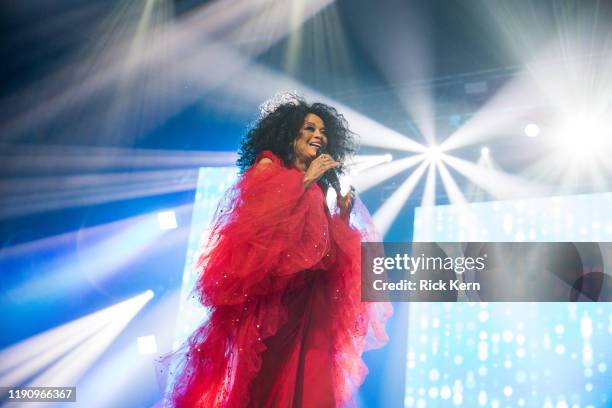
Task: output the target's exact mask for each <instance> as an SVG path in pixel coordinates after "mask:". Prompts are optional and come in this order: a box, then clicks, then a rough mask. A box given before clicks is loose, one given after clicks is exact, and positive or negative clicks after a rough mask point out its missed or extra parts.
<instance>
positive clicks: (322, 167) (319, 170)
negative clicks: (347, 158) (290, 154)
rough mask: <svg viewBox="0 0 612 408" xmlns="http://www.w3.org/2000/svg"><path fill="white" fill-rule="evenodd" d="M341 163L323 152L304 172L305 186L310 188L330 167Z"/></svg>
mask: <svg viewBox="0 0 612 408" xmlns="http://www.w3.org/2000/svg"><path fill="white" fill-rule="evenodd" d="M339 165H340V163H338V162H337V161H335V160H334V159H333V158H332V157H331V156H330V155H329V154H322V155H320V156H319V157H317V158H316V159H314V160H313V161H312V162H310V166H308V169H307V170H306V174H304V187H305V188H308V187H310V185H311V184H312V183H314V182H316V181H317V180H318V179H320V178H321V176H322V175H323V174H325V172H326V171H327V170H329V169H333V168H334V167H338V166H339Z"/></svg>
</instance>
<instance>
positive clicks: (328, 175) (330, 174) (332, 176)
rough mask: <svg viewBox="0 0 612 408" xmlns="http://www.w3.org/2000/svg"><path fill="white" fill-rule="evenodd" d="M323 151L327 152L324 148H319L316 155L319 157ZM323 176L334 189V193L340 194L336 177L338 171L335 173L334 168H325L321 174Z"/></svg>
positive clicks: (338, 181)
mask: <svg viewBox="0 0 612 408" xmlns="http://www.w3.org/2000/svg"><path fill="white" fill-rule="evenodd" d="M323 153H327V152H326V151H325V150H324V149H319V150H318V151H317V157H319V156H320V155H321V154H323ZM323 177H325V179H326V180H327V182H328V183H329V184H330V185H331V186H332V188H333V189H334V190H336V194H338V195H341V194H342V193H341V192H340V191H341V190H342V189H341V187H340V180H339V179H338V173H336V170H334V169H329V170H327V171H326V172H325V174H323Z"/></svg>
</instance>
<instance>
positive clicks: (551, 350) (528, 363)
mask: <svg viewBox="0 0 612 408" xmlns="http://www.w3.org/2000/svg"><path fill="white" fill-rule="evenodd" d="M611 206H612V194H610V193H606V194H592V195H578V196H564V197H550V198H540V199H529V200H513V201H497V202H485V203H473V204H466V205H463V206H461V205H447V206H437V207H433V208H429V209H426V210H424V209H423V208H418V209H417V211H416V214H415V235H414V240H415V241H419V240H423V237H424V235H425V234H426V233H428V234H429V235H428V240H429V239H431V240H434V241H439V242H455V241H498V242H504V241H545V242H546V241H548V242H550V241H603V242H606V241H612V214H610V211H609V209H610V208H611ZM424 211H428V217H429V219H430V220H432V221H431V223H430V224H428V225H429V226H430V227H431V228H432V230H430V231H429V232H427V231H426V230H425V226H426V224H427V223H426V222H425V220H424V219H423V214H424ZM431 235H433V237H432V236H431ZM604 256H610V254H605V255H604ZM409 307H410V312H409V314H410V319H409V329H408V354H407V360H406V367H407V375H406V390H405V391H406V392H405V398H404V405H405V406H406V407H421V406H423V407H424V406H431V404H432V403H433V404H435V406H468V407H477V406H489V407H521V406H525V407H533V406H539V407H547V408H548V407H551V408H552V407H603V406H609V405H610V402H611V401H612V395H611V392H610V368H611V367H610V362H611V361H612V354H611V353H610V349H609V341H610V336H611V335H612V306H610V305H609V304H607V303H600V304H588V303H571V304H568V303H542V304H540V303H488V304H487V303H456V304H453V303H413V304H410V305H409Z"/></svg>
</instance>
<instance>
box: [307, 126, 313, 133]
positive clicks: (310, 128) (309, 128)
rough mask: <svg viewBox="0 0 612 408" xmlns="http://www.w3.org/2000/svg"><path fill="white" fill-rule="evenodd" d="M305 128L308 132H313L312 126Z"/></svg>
mask: <svg viewBox="0 0 612 408" xmlns="http://www.w3.org/2000/svg"><path fill="white" fill-rule="evenodd" d="M306 130H308V131H309V132H314V128H313V127H312V126H308V127H307V128H306Z"/></svg>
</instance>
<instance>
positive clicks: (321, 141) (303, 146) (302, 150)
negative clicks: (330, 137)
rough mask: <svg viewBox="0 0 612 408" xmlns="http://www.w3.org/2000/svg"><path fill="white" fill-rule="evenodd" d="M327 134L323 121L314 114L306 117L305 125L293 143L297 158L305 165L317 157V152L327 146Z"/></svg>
mask: <svg viewBox="0 0 612 408" xmlns="http://www.w3.org/2000/svg"><path fill="white" fill-rule="evenodd" d="M325 132H326V129H325V123H324V122H323V119H321V118H320V117H318V116H317V115H315V114H314V113H309V114H308V115H306V117H305V118H304V124H303V125H302V128H301V129H300V132H299V133H298V135H297V137H296V138H295V140H294V141H293V149H294V151H295V157H296V158H297V159H298V160H300V161H302V162H303V163H309V162H310V161H312V159H314V158H315V157H317V152H318V151H319V150H321V149H325V147H326V146H327V136H326V135H325Z"/></svg>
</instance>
